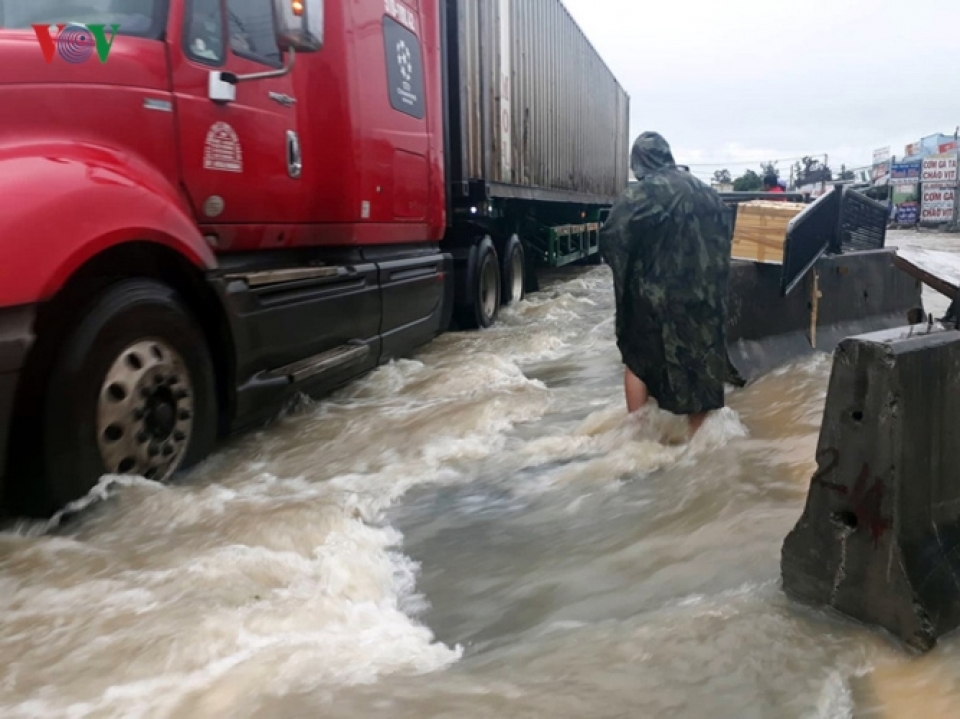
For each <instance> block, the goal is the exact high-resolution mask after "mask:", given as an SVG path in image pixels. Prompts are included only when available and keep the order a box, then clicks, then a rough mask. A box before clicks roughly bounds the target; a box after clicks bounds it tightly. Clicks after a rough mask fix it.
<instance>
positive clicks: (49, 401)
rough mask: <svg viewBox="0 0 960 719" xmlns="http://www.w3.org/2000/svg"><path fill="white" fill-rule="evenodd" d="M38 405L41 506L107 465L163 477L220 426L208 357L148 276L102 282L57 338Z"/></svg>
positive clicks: (75, 491)
mask: <svg viewBox="0 0 960 719" xmlns="http://www.w3.org/2000/svg"><path fill="white" fill-rule="evenodd" d="M43 413H44V414H43V426H42V433H43V437H42V439H43V451H44V460H43V461H44V471H43V473H42V477H41V485H42V486H40V487H37V488H36V489H38V490H39V492H37V493H36V494H37V496H35V497H32V499H33V501H32V502H31V504H33V505H35V506H42V507H43V511H44V513H49V512H55V511H57V510H59V509H61V508H63V506H64V505H65V504H67V503H69V502H71V501H73V500H76V499H78V498H80V497H83V496H84V495H85V494H87V493H88V492H89V491H90V489H92V488H93V487H94V486H95V485H96V484H97V482H98V481H99V480H100V478H101V477H102V476H103V475H105V474H129V475H141V476H145V477H147V478H149V479H154V480H157V481H167V480H169V479H170V478H171V477H172V476H173V475H174V474H175V473H176V472H177V471H179V470H182V469H185V468H187V467H189V466H191V465H192V464H195V463H196V462H197V461H199V460H200V459H202V458H203V457H205V456H206V455H207V454H208V453H209V452H210V451H211V449H212V448H213V445H214V443H215V441H216V433H217V430H216V428H217V406H216V392H215V378H214V370H213V363H212V361H211V359H210V354H209V352H208V350H207V345H206V338H205V337H204V335H203V333H202V331H201V330H200V329H199V327H198V325H197V324H196V322H195V321H194V320H193V318H192V317H191V315H190V313H189V311H188V310H187V309H186V307H185V306H184V305H183V303H182V302H181V300H180V298H179V296H178V295H177V293H176V292H175V291H174V290H173V289H171V288H169V287H167V286H165V285H163V284H161V283H159V282H156V281H153V280H145V279H137V280H127V281H124V282H121V283H118V284H116V285H114V286H112V287H110V288H109V289H107V290H106V291H105V292H104V293H103V294H102V295H101V296H100V297H99V298H97V299H96V300H95V301H94V302H93V304H92V306H91V307H90V308H89V311H87V312H85V314H84V316H83V317H82V318H81V320H80V322H79V324H78V325H77V327H76V329H75V330H74V331H73V333H72V334H71V336H70V337H69V338H68V339H67V341H66V343H65V345H64V346H63V348H62V351H61V352H60V354H59V356H58V359H57V361H56V363H55V365H54V368H53V371H52V374H51V376H50V381H49V383H48V389H47V392H46V397H45V401H44V407H43Z"/></svg>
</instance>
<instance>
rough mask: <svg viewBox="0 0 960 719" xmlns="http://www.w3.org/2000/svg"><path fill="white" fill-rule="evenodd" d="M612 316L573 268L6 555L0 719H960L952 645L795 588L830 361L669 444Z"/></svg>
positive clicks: (918, 240) (25, 534)
mask: <svg viewBox="0 0 960 719" xmlns="http://www.w3.org/2000/svg"><path fill="white" fill-rule="evenodd" d="M894 242H900V243H901V244H915V245H919V246H926V247H932V248H935V249H949V250H957V249H958V248H960V241H958V240H957V239H956V238H948V237H929V236H917V235H915V234H913V233H897V234H895V235H893V236H892V237H891V243H894ZM925 300H926V301H927V302H928V310H931V311H934V312H935V313H940V314H942V312H943V311H944V310H945V308H946V302H945V301H944V300H943V299H942V298H938V297H936V296H935V295H933V294H928V295H925ZM612 312H613V310H612V291H611V283H610V279H609V274H608V271H607V270H606V268H602V267H601V268H590V269H584V270H577V271H575V272H566V273H563V274H560V275H558V277H556V278H554V279H553V280H551V281H550V282H549V283H548V284H547V287H546V289H545V290H544V291H543V292H541V293H539V294H537V295H535V296H533V297H530V298H529V299H528V300H527V301H526V302H524V303H522V304H521V305H520V306H518V307H517V308H514V309H509V310H507V311H506V312H505V313H504V315H503V317H502V320H501V323H500V324H499V325H498V326H497V327H496V328H494V329H492V330H490V331H486V332H483V333H477V334H451V335H446V336H444V337H441V338H439V339H438V340H436V341H435V342H434V343H432V344H431V345H430V346H429V347H427V348H425V349H424V350H423V351H422V352H420V353H418V354H417V355H416V356H415V357H413V358H411V359H409V360H404V361H399V362H396V363H393V364H391V365H389V366H386V367H383V368H381V369H380V370H378V371H377V372H375V373H373V374H372V375H370V376H368V377H367V378H365V379H363V380H361V381H358V382H356V383H354V384H353V385H351V386H350V387H348V388H346V389H345V390H343V391H341V392H340V393H338V394H337V395H335V396H334V397H331V398H329V399H326V400H324V401H321V402H303V403H302V404H301V405H300V406H298V407H296V408H295V409H294V410H292V411H291V412H289V413H288V414H286V415H285V416H284V417H283V418H282V419H279V420H278V421H277V422H275V423H274V424H273V425H272V426H270V427H268V428H265V429H264V430H263V431H259V432H256V433H251V434H248V435H246V436H243V437H241V438H239V439H236V440H234V441H232V442H231V443H230V444H228V445H227V446H225V447H224V448H223V449H222V450H221V451H220V452H218V453H217V455H215V456H214V457H213V458H211V459H210V460H209V461H208V462H206V463H205V464H203V465H202V466H200V467H199V468H197V469H196V470H195V471H194V472H192V473H191V475H189V476H187V477H186V478H184V479H183V480H182V481H180V482H179V483H177V484H175V485H173V486H161V485H157V484H154V483H151V482H147V481H145V480H135V479H114V480H112V481H113V485H112V486H110V487H109V488H106V487H104V488H102V492H101V493H102V494H103V495H105V496H106V497H107V499H106V500H105V501H94V497H91V502H90V506H89V507H88V508H87V509H86V510H85V511H84V513H83V514H82V515H81V517H80V518H79V520H77V521H74V522H70V523H66V524H64V525H63V526H45V525H41V524H36V525H23V526H20V527H19V528H18V529H17V530H16V531H9V532H5V533H2V534H0V656H2V657H3V659H4V661H3V663H2V666H0V716H3V717H38V716H65V717H86V716H96V717H100V716H118V717H193V716H204V717H206V716H229V717H287V716H296V717H299V716H323V717H360V716H384V717H411V718H413V717H428V716H429V717H506V716H509V717H548V716H549V717H586V716H589V717H623V716H631V717H710V718H711V719H716V718H717V717H740V718H750V717H758V718H759V717H764V718H766V717H868V716H869V717H901V716H921V715H922V716H925V717H930V716H951V715H954V714H955V711H954V710H956V709H957V708H958V707H960V661H958V659H960V642H958V641H957V640H951V639H948V640H946V641H944V642H942V645H941V646H940V647H939V648H938V649H937V650H936V651H935V652H934V653H933V654H932V655H931V656H929V657H925V658H923V659H919V660H918V659H911V658H909V657H907V656H906V655H904V654H902V653H901V652H899V650H898V649H897V648H896V647H894V646H893V645H890V644H888V643H887V642H886V641H885V640H884V639H883V638H882V637H881V636H879V635H877V634H875V633H872V632H869V631H866V630H863V629H860V628H857V627H854V626H851V625H849V624H847V623H844V622H839V621H836V620H834V619H831V618H828V617H826V616H824V615H821V614H817V613H814V612H811V611H807V610H805V609H802V608H799V607H797V606H795V605H793V604H792V603H790V602H789V601H788V600H787V599H786V598H785V597H784V596H783V594H782V592H781V590H780V587H779V560H780V547H781V544H782V541H783V538H784V537H785V536H786V534H787V532H789V531H790V529H791V528H792V527H793V524H794V523H795V522H796V520H797V519H798V517H799V516H800V512H801V511H802V507H803V501H804V498H805V495H806V488H807V482H808V481H809V477H810V474H811V473H812V471H813V469H814V462H813V456H814V449H815V446H816V440H817V432H818V429H819V422H820V413H821V412H822V408H823V401H824V393H825V390H826V381H827V377H828V374H829V369H830V363H829V358H828V357H820V358H814V359H811V360H808V361H804V362H802V363H799V364H797V365H794V366H792V367H789V368H785V369H784V370H781V371H779V372H777V373H774V374H773V375H771V376H768V377H766V378H764V379H762V380H761V381H759V382H757V383H756V384H754V385H752V386H750V387H748V388H746V389H744V390H740V391H732V392H731V393H730V394H729V396H728V401H729V404H730V407H729V408H728V409H727V410H725V411H724V412H723V413H721V414H719V415H717V416H715V417H714V418H712V419H711V420H710V421H709V422H708V423H707V425H706V426H705V427H704V429H703V430H702V432H701V433H700V434H699V435H698V436H697V438H696V439H695V441H694V442H693V443H692V444H691V445H690V446H686V447H683V446H680V447H678V446H671V444H670V443H669V441H667V439H668V438H669V436H670V435H671V434H673V433H675V432H676V431H678V430H679V429H680V428H681V426H680V425H678V424H677V423H676V422H675V421H673V420H671V418H669V417H664V416H662V415H660V414H659V413H657V412H655V411H652V412H649V413H646V414H645V415H643V416H641V417H637V418H627V417H625V411H624V408H623V399H622V390H621V366H620V364H619V360H618V356H617V353H616V350H615V347H614V343H613V316H612ZM938 316H939V315H938ZM108 481H111V480H108ZM938 707H939V708H942V709H943V712H944V713H942V714H938V713H937V712H938V710H939V709H938ZM904 712H906V713H904Z"/></svg>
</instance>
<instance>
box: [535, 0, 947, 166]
mask: <svg viewBox="0 0 960 719" xmlns="http://www.w3.org/2000/svg"><path fill="white" fill-rule="evenodd" d="M521 1H522V0H521ZM563 1H564V3H565V4H566V6H567V8H568V9H569V10H570V13H571V14H572V15H573V17H574V18H575V19H576V20H577V22H578V23H579V24H580V26H581V27H582V28H583V30H584V32H585V33H586V34H587V37H588V38H590V40H591V42H592V43H593V44H594V46H595V47H596V48H597V50H598V51H599V52H600V54H601V55H602V56H603V58H604V60H605V61H606V62H607V64H608V65H609V66H610V68H611V69H612V70H613V72H614V74H615V75H616V76H617V78H618V80H619V81H620V83H621V84H622V85H623V86H624V87H625V89H626V91H627V92H628V93H629V95H630V120H631V122H630V125H631V142H632V139H633V138H634V137H635V136H636V135H637V134H639V133H640V132H642V131H643V130H648V129H650V130H657V131H659V132H661V133H662V134H663V135H664V136H665V137H666V138H667V140H668V141H669V142H670V144H671V145H672V146H673V148H674V154H675V156H676V159H677V161H678V162H681V163H685V164H690V165H703V164H707V163H724V164H725V165H726V166H727V167H728V169H729V170H730V171H731V172H732V173H733V174H734V176H736V175H739V174H741V173H742V171H743V170H744V169H745V166H743V165H734V164H733V163H734V161H741V162H742V161H748V160H757V159H764V158H770V159H774V158H792V157H797V156H800V155H813V154H824V153H826V154H828V155H829V157H830V166H831V167H832V168H833V169H834V170H839V168H840V164H841V163H846V164H847V166H848V167H857V166H863V165H868V164H870V163H871V161H872V157H873V150H875V149H877V148H881V147H885V146H887V145H890V146H892V151H893V154H895V155H902V154H903V147H904V145H906V144H907V143H910V142H914V141H916V140H919V139H920V137H922V136H925V135H932V134H934V133H937V132H943V133H946V134H949V135H953V133H954V131H955V130H956V128H957V126H958V125H960V0H830V1H827V0H800V1H799V2H784V1H783V0H765V1H764V2H760V1H758V0H731V1H730V2H720V1H717V0H563ZM789 164H790V163H783V162H782V163H780V167H781V168H782V169H784V170H786V171H787V172H788V167H789ZM694 169H695V170H697V171H698V174H701V173H705V174H708V175H709V174H712V171H713V170H714V169H719V167H716V168H715V167H703V166H700V167H696V168H694Z"/></svg>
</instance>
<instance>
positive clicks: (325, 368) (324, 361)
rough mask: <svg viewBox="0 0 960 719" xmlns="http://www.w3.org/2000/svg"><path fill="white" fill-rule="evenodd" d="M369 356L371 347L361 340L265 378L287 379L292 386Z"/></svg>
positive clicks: (272, 372) (277, 370)
mask: <svg viewBox="0 0 960 719" xmlns="http://www.w3.org/2000/svg"><path fill="white" fill-rule="evenodd" d="M369 355H370V346H369V345H366V344H363V343H361V342H360V341H359V340H354V341H352V342H348V343H347V344H344V345H341V346H339V347H337V348H335V349H332V350H328V351H327V352H323V353H321V354H318V355H314V356H313V357H307V358H306V359H302V360H299V361H298V362H294V363H292V364H288V365H286V366H284V367H278V368H277V369H274V370H270V371H269V372H266V373H264V375H263V378H264V379H266V380H275V379H286V380H287V381H288V382H290V383H291V384H295V383H297V382H303V381H304V380H307V379H310V378H312V377H316V376H317V375H319V374H323V373H324V372H330V371H332V370H335V369H339V368H341V367H345V366H346V365H351V364H355V363H359V362H362V361H363V360H365V359H366V358H367V357H368V356H369Z"/></svg>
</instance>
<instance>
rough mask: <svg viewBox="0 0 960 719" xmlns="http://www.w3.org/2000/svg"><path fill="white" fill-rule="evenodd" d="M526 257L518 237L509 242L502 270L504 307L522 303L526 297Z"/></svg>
mask: <svg viewBox="0 0 960 719" xmlns="http://www.w3.org/2000/svg"><path fill="white" fill-rule="evenodd" d="M525 266H526V255H525V253H524V251H523V244H522V243H521V242H520V238H519V237H517V236H516V235H513V236H511V237H510V239H509V240H507V244H506V246H505V247H504V252H503V265H502V267H501V269H500V277H501V278H502V284H503V291H502V292H501V300H502V302H503V304H504V305H512V304H516V303H517V302H520V301H521V300H522V299H523V298H524V297H525V296H526V291H525V290H526V274H525Z"/></svg>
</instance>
